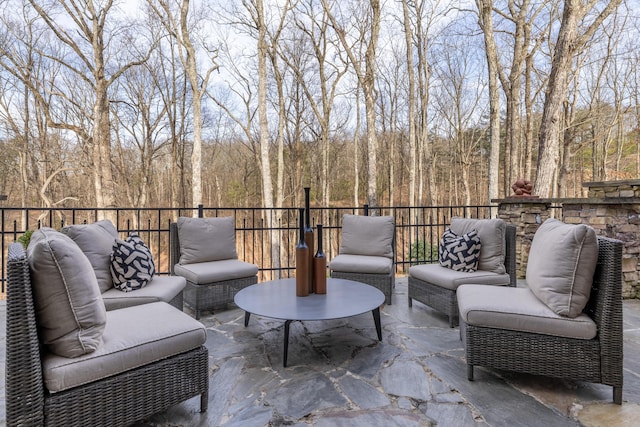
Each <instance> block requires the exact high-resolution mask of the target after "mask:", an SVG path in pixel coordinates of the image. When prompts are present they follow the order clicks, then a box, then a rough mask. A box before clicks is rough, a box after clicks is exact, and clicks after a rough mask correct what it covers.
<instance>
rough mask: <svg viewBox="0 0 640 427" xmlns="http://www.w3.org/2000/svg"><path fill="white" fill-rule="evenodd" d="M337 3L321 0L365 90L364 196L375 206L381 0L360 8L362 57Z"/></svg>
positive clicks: (359, 36) (376, 194) (376, 190)
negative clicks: (365, 167)
mask: <svg viewBox="0 0 640 427" xmlns="http://www.w3.org/2000/svg"><path fill="white" fill-rule="evenodd" d="M337 4H338V3H333V7H332V6H331V5H330V4H329V3H328V0H322V5H323V7H324V9H325V10H326V11H327V15H328V18H329V20H330V21H331V25H332V27H333V28H334V30H335V31H336V33H337V35H338V37H339V38H340V42H341V44H342V48H343V49H344V50H345V52H346V54H347V56H348V57H349V61H350V62H351V66H352V67H353V69H354V71H355V74H356V76H357V78H358V82H359V83H360V84H361V85H362V92H363V94H364V105H365V111H366V120H367V157H368V162H367V200H368V203H369V206H371V207H376V206H378V189H377V178H378V137H377V134H376V111H375V105H376V88H375V84H376V48H377V45H378V36H379V35H380V14H381V8H380V1H379V0H369V7H368V8H367V9H366V10H365V11H362V13H363V14H364V16H362V17H361V18H365V17H366V19H362V20H361V21H360V22H361V23H362V22H365V21H366V24H367V25H366V26H365V28H366V30H365V31H359V32H358V35H357V40H356V43H362V44H364V45H365V46H366V48H365V53H364V58H362V57H358V56H357V55H356V51H355V49H354V47H353V46H352V43H351V42H350V41H349V40H348V39H347V29H346V28H345V27H344V25H343V24H342V23H340V22H338V17H336V14H335V13H336V11H335V10H333V9H334V8H339V7H338V6H337Z"/></svg>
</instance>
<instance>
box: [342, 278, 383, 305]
mask: <svg viewBox="0 0 640 427" xmlns="http://www.w3.org/2000/svg"><path fill="white" fill-rule="evenodd" d="M331 277H333V278H335V279H346V280H354V281H356V282H362V283H366V284H368V285H371V286H374V287H376V288H378V289H380V291H381V292H382V293H383V294H384V302H385V303H386V304H388V305H391V290H392V288H394V287H395V276H394V275H393V274H390V275H387V274H366V273H347V272H344V271H331Z"/></svg>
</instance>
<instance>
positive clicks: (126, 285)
mask: <svg viewBox="0 0 640 427" xmlns="http://www.w3.org/2000/svg"><path fill="white" fill-rule="evenodd" d="M155 272H156V266H155V264H154V262H153V257H152V256H151V251H150V250H149V248H148V247H147V245H145V244H144V242H143V241H142V239H141V238H140V236H138V235H137V234H135V233H132V234H131V235H130V236H129V237H127V239H126V240H120V239H116V241H115V242H114V244H113V252H112V253H111V278H112V279H113V286H115V287H116V289H119V290H121V291H123V292H130V291H135V290H136V289H140V288H143V287H144V286H145V285H146V284H147V283H149V281H150V280H151V279H152V278H153V275H154V273H155Z"/></svg>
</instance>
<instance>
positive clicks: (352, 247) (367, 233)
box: [340, 215, 395, 258]
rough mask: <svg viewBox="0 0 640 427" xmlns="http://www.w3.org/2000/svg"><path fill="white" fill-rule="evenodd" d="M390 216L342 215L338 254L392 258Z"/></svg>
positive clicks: (393, 226) (393, 230)
mask: <svg viewBox="0 0 640 427" xmlns="http://www.w3.org/2000/svg"><path fill="white" fill-rule="evenodd" d="M394 233H395V221H394V219H393V217H392V216H362V215H344V216H343V217H342V241H341V242H340V254H348V255H368V256H383V257H387V258H393V236H394Z"/></svg>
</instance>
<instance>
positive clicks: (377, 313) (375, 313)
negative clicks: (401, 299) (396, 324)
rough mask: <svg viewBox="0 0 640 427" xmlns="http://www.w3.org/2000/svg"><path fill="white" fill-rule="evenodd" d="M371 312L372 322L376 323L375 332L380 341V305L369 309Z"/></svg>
mask: <svg viewBox="0 0 640 427" xmlns="http://www.w3.org/2000/svg"><path fill="white" fill-rule="evenodd" d="M371 312H372V313H373V322H374V323H375V324H376V332H377V333H378V341H382V326H380V307H377V308H374V309H373V310H371Z"/></svg>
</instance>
